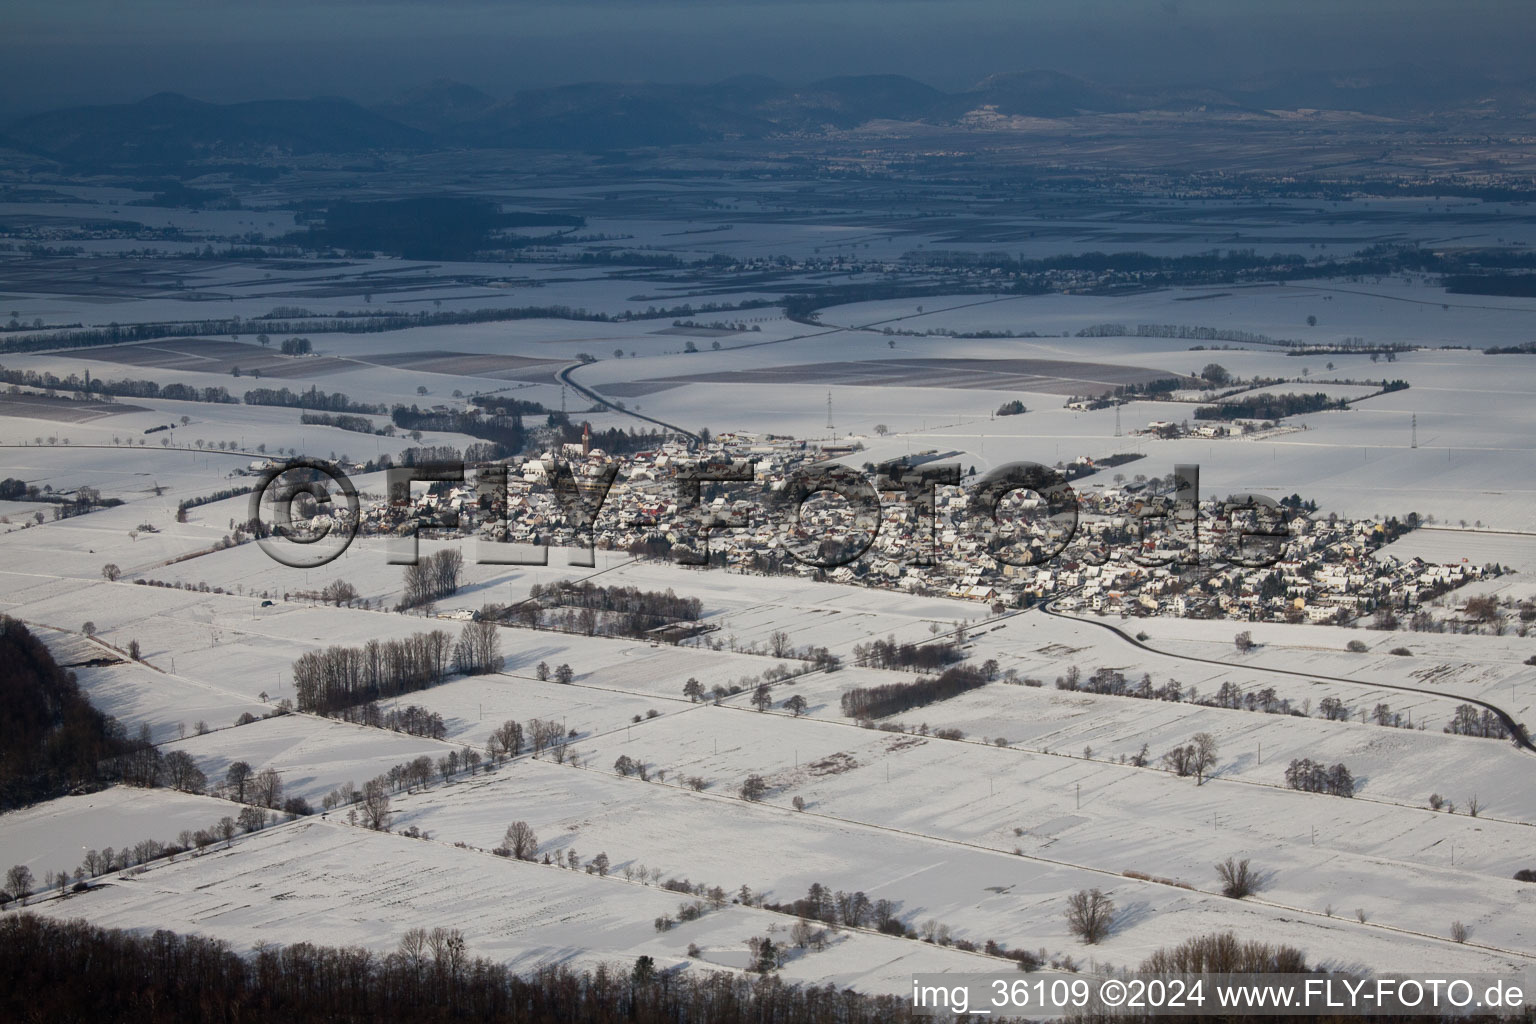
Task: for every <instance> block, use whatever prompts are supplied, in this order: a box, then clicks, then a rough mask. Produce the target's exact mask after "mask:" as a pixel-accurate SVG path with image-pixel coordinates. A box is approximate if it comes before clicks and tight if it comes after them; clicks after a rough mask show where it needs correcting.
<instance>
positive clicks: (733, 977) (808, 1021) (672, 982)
mask: <svg viewBox="0 0 1536 1024" xmlns="http://www.w3.org/2000/svg"><path fill="white" fill-rule="evenodd" d="M650 967H651V969H650V970H641V969H639V963H638V962H637V964H636V965H635V966H634V967H633V968H631V967H629V966H628V965H618V966H614V967H609V966H607V965H604V966H600V967H598V968H597V969H595V970H593V971H590V972H584V973H577V972H574V971H572V970H571V969H570V968H568V967H565V966H549V967H543V968H539V969H538V970H536V971H534V972H532V973H530V974H528V975H526V976H519V975H518V974H516V973H514V972H513V971H512V970H511V968H509V967H508V966H507V965H506V964H504V963H497V962H495V961H492V960H488V959H484V958H479V957H472V956H471V955H470V954H469V951H468V949H467V944H466V941H465V939H464V936H463V935H462V934H461V933H459V932H458V931H457V930H454V929H446V928H436V929H433V930H431V931H426V930H424V929H412V930H411V931H410V932H407V933H406V935H405V936H403V937H402V940H401V942H400V945H399V948H397V949H396V950H395V951H393V952H390V953H386V954H380V953H376V952H373V951H371V950H366V949H363V948H360V947H333V946H317V945H314V944H311V943H308V942H299V943H295V944H293V945H290V946H276V945H269V946H264V947H262V948H261V949H259V950H257V951H256V952H254V953H253V954H251V955H250V956H249V957H242V956H241V955H239V954H237V953H236V952H234V951H233V950H232V949H231V948H230V947H229V945H228V944H227V943H225V942H222V941H220V940H217V939H211V938H207V937H204V936H198V935H178V934H176V933H174V932H170V931H167V930H158V931H156V932H154V933H153V934H140V933H135V932H130V931H121V930H115V929H106V928H100V927H97V926H95V925H91V924H87V923H85V922H83V921H54V920H50V919H46V918H39V917H36V916H34V915H31V914H16V915H11V916H9V917H8V918H6V919H5V920H4V921H3V922H0V1016H4V1017H5V1018H7V1019H11V1020H60V1021H64V1020H134V1021H143V1022H146V1024H182V1022H186V1024H194V1022H197V1024H203V1022H207V1024H234V1022H236V1021H241V1022H254V1021H283V1022H288V1024H306V1022H309V1021H316V1022H319V1021H324V1022H327V1024H334V1022H337V1021H364V1020H367V1021H414V1022H422V1024H431V1022H434V1021H460V1020H476V1021H487V1022H497V1024H557V1022H561V1024H563V1022H568V1021H582V1022H583V1024H679V1022H691V1021H709V1022H710V1024H761V1022H765V1021H772V1022H774V1024H825V1022H827V1021H837V1022H838V1024H884V1022H888V1021H912V1020H916V1019H918V1018H915V1017H914V1016H913V1015H912V1013H911V1010H910V1009H909V1007H908V1006H907V1001H906V1000H905V999H902V998H899V997H895V996H866V995H860V994H858V993H856V992H853V991H851V990H839V989H838V988H837V987H836V986H834V985H831V984H827V985H825V986H821V987H816V986H806V987H802V986H800V985H795V984H789V983H785V982H784V981H782V980H781V979H779V978H777V977H775V976H771V975H769V976H756V977H745V976H742V975H738V974H728V973H725V972H715V973H710V974H699V973H695V972H692V971H690V972H682V973H676V972H661V971H656V970H655V969H654V964H653V963H652V964H650Z"/></svg>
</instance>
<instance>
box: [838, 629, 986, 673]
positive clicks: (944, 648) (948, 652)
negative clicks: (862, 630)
mask: <svg viewBox="0 0 1536 1024" xmlns="http://www.w3.org/2000/svg"><path fill="white" fill-rule="evenodd" d="M963 657H965V655H964V654H963V653H962V652H961V650H960V648H959V645H957V644H955V643H942V644H938V643H929V644H898V643H897V642H896V640H895V638H894V637H886V638H885V639H884V640H871V641H870V642H869V643H867V644H854V645H853V660H854V664H856V665H863V666H867V667H869V668H902V669H911V670H913V671H917V672H921V671H933V670H935V669H941V668H943V667H944V666H946V665H950V664H953V663H954V662H957V661H959V660H960V659H961V658H963Z"/></svg>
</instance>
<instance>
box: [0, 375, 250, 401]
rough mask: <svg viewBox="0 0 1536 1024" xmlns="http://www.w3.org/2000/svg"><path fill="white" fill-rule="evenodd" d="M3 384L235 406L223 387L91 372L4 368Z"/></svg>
mask: <svg viewBox="0 0 1536 1024" xmlns="http://www.w3.org/2000/svg"><path fill="white" fill-rule="evenodd" d="M0 383H6V384H22V385H26V386H27V387H34V388H49V389H52V390H54V391H78V392H80V393H81V394H85V395H112V396H116V397H120V398H166V399H171V400H173V401H177V402H221V403H234V402H236V399H235V398H233V397H231V396H230V393H229V391H228V389H226V388H223V387H206V388H199V387H193V386H192V385H190V384H158V383H156V382H155V381H152V380H128V379H124V380H102V379H100V378H99V377H92V376H91V375H90V374H89V373H87V374H86V375H85V377H84V378H81V377H77V376H76V375H75V374H73V373H72V374H70V375H69V376H68V377H62V378H61V377H57V376H55V375H54V374H51V373H46V372H45V373H38V372H37V371H36V370H8V369H6V368H5V367H3V366H0Z"/></svg>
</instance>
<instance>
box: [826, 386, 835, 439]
mask: <svg viewBox="0 0 1536 1024" xmlns="http://www.w3.org/2000/svg"><path fill="white" fill-rule="evenodd" d="M836 436H837V428H835V427H833V426H832V392H831V391H828V392H827V438H828V439H829V440H830V439H831V438H834V437H836Z"/></svg>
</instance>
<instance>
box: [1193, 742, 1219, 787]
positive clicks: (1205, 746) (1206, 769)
mask: <svg viewBox="0 0 1536 1024" xmlns="http://www.w3.org/2000/svg"><path fill="white" fill-rule="evenodd" d="M1190 745H1191V746H1192V747H1194V757H1193V758H1191V760H1190V763H1189V768H1190V771H1192V772H1194V773H1195V784H1196V785H1197V786H1199V785H1204V784H1205V777H1206V776H1207V775H1209V774H1210V773H1211V771H1212V769H1214V768H1215V767H1216V737H1214V736H1212V735H1211V734H1210V733H1208V732H1197V733H1195V738H1194V742H1193V743H1191V744H1190Z"/></svg>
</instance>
